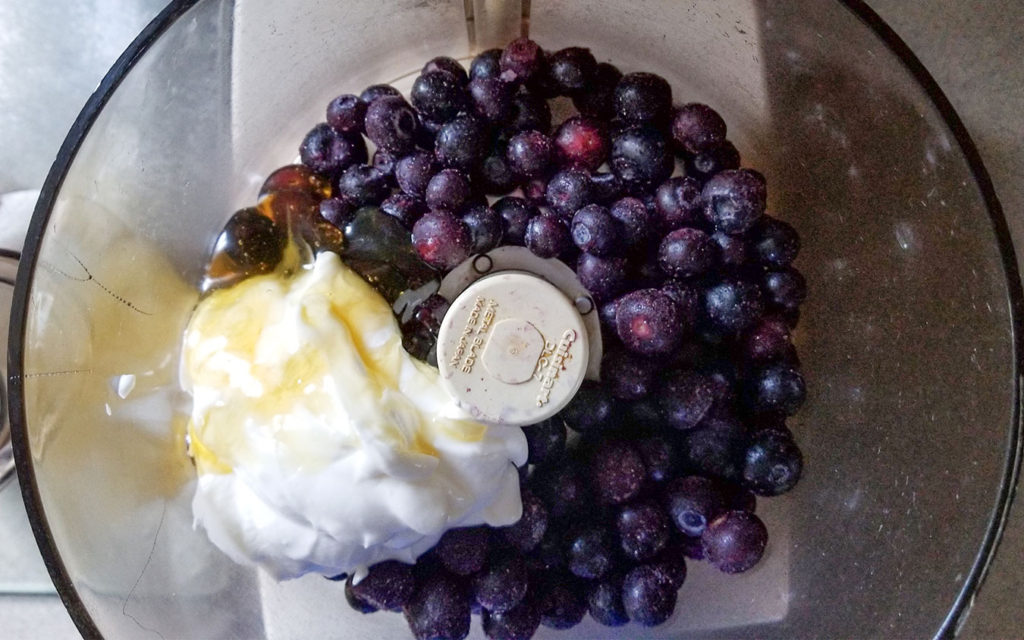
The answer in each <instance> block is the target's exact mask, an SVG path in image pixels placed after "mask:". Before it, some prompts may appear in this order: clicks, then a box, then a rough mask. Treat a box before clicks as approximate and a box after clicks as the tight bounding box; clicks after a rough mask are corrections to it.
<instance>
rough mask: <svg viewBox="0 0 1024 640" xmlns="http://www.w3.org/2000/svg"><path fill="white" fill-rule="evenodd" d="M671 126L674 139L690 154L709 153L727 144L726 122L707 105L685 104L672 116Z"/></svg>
mask: <svg viewBox="0 0 1024 640" xmlns="http://www.w3.org/2000/svg"><path fill="white" fill-rule="evenodd" d="M669 126H670V128H671V130H672V139H673V140H674V141H675V143H676V144H677V145H678V146H679V148H681V149H683V150H684V151H687V152H689V153H694V154H696V153H701V152H703V151H708V150H710V149H714V148H715V147H718V146H719V145H721V144H722V143H723V142H725V131H726V128H725V120H723V119H722V116H720V115H718V112H717V111H715V110H714V109H712V108H711V107H709V106H707V105H706V104H700V103H698V102H691V103H690V104H684V105H683V106H681V107H679V108H678V109H676V110H675V112H674V113H673V114H672V122H671V123H670V125H669Z"/></svg>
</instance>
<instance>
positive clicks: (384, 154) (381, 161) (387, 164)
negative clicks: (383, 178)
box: [370, 149, 399, 181]
mask: <svg viewBox="0 0 1024 640" xmlns="http://www.w3.org/2000/svg"><path fill="white" fill-rule="evenodd" d="M398 157H399V156H398V154H396V153H392V152H390V151H385V150H384V149H377V150H376V151H374V152H373V157H372V158H371V159H370V165H371V166H373V168H375V169H377V170H379V171H380V172H381V173H383V174H385V175H387V176H388V179H389V181H391V180H392V179H393V178H394V175H395V164H397V163H398Z"/></svg>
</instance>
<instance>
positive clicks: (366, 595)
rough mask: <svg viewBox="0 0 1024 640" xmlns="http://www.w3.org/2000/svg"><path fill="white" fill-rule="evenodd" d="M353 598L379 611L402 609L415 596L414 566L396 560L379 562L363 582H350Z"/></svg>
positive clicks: (350, 579) (371, 568) (350, 580)
mask: <svg viewBox="0 0 1024 640" xmlns="http://www.w3.org/2000/svg"><path fill="white" fill-rule="evenodd" d="M348 582H349V585H350V589H351V591H352V595H353V597H354V598H355V599H356V600H358V601H360V602H364V603H367V604H369V605H371V606H373V607H375V608H377V609H384V610H386V611H396V610H398V609H401V608H402V607H403V606H404V605H405V603H406V602H408V600H409V598H410V597H411V596H412V594H413V589H414V588H415V582H414V580H413V577H412V566H411V565H408V564H404V563H401V562H396V561H395V560H387V561H385V562H379V563H377V564H375V565H373V566H372V567H370V569H369V571H368V572H367V574H366V577H364V578H363V579H362V580H360V581H359V582H358V583H355V582H354V581H353V580H352V578H349V580H348Z"/></svg>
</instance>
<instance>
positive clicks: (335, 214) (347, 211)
mask: <svg viewBox="0 0 1024 640" xmlns="http://www.w3.org/2000/svg"><path fill="white" fill-rule="evenodd" d="M356 209H358V207H357V206H356V204H355V203H354V202H352V201H351V200H349V199H348V198H325V199H324V200H321V201H320V217H321V218H323V219H324V220H326V221H327V222H330V223H331V224H333V225H334V226H336V227H338V228H339V229H344V228H345V225H347V224H348V223H349V222H352V219H353V218H355V217H356Z"/></svg>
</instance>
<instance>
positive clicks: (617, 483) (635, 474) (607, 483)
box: [590, 440, 647, 504]
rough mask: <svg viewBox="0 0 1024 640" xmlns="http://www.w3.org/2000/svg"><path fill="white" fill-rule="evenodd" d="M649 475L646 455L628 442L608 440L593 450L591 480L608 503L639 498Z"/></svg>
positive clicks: (591, 455)
mask: <svg viewBox="0 0 1024 640" xmlns="http://www.w3.org/2000/svg"><path fill="white" fill-rule="evenodd" d="M646 476H647V469H646V468H645V467H644V460H643V457H642V456H641V455H640V453H639V452H638V451H637V450H636V449H635V448H633V447H632V446H630V445H629V444H628V443H626V442H622V441H617V440H605V441H603V442H601V443H599V444H598V445H597V446H596V447H595V449H594V450H593V451H592V452H591V453H590V481H591V484H592V485H593V487H594V491H595V493H596V494H597V497H598V499H599V500H600V501H601V502H603V503H605V504H622V503H623V502H627V501H629V500H632V499H633V498H635V497H636V495H637V494H638V493H639V492H640V488H641V487H642V486H643V482H644V479H645V478H646Z"/></svg>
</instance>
